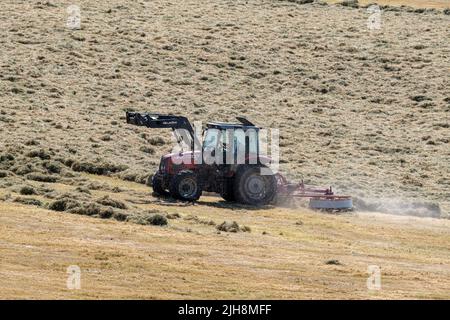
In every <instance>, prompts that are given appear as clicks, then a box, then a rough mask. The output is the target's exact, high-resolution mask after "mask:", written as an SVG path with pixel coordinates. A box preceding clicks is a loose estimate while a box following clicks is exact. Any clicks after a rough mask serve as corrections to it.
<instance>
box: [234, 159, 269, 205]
mask: <svg viewBox="0 0 450 320" xmlns="http://www.w3.org/2000/svg"><path fill="white" fill-rule="evenodd" d="M263 169H265V170H270V169H269V168H267V167H264V166H256V165H255V166H244V167H242V168H240V169H239V170H238V172H237V173H236V177H235V180H234V196H235V198H236V200H237V201H238V202H239V203H243V204H249V205H253V206H263V205H267V204H270V203H271V202H272V201H273V199H274V198H275V196H276V192H277V181H276V179H275V176H274V175H273V174H265V175H263V174H261V170H263ZM266 173H267V172H266Z"/></svg>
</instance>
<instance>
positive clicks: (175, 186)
mask: <svg viewBox="0 0 450 320" xmlns="http://www.w3.org/2000/svg"><path fill="white" fill-rule="evenodd" d="M169 190H170V195H171V196H172V197H174V198H175V199H179V200H183V201H196V200H198V199H199V198H200V196H201V194H202V188H201V186H200V183H199V180H198V177H197V175H196V174H195V173H194V172H192V171H190V170H183V171H180V172H178V173H177V174H176V175H175V176H174V177H173V178H172V181H171V182H170V187H169Z"/></svg>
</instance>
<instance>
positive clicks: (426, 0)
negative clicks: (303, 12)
mask: <svg viewBox="0 0 450 320" xmlns="http://www.w3.org/2000/svg"><path fill="white" fill-rule="evenodd" d="M327 2H329V3H339V2H342V1H339V0H327ZM358 2H359V3H360V4H361V5H367V4H373V3H377V4H379V5H389V6H410V7H413V8H436V9H446V8H449V7H450V4H449V2H448V1H447V0H378V1H370V0H359V1H358Z"/></svg>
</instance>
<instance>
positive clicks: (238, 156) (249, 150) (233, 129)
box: [202, 123, 260, 165]
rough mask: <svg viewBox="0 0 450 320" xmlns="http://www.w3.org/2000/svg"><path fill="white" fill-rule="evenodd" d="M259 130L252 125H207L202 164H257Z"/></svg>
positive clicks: (204, 135)
mask: <svg viewBox="0 0 450 320" xmlns="http://www.w3.org/2000/svg"><path fill="white" fill-rule="evenodd" d="M259 129H260V128H259V127H257V126H255V125H253V124H251V125H246V124H230V123H208V124H207V125H206V129H205V131H204V133H203V143H202V156H203V158H202V160H203V163H205V164H217V165H238V164H245V163H247V164H257V163H258V162H259V154H260V153H259V151H260V150H259Z"/></svg>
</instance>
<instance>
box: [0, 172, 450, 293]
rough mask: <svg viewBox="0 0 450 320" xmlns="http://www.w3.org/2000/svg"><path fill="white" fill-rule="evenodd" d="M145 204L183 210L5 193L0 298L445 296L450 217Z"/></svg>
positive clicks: (211, 202)
mask: <svg viewBox="0 0 450 320" xmlns="http://www.w3.org/2000/svg"><path fill="white" fill-rule="evenodd" d="M102 180H103V181H104V182H106V183H108V184H111V185H112V184H119V185H122V182H121V181H120V180H117V179H111V178H105V177H103V178H102ZM123 187H124V189H125V190H126V192H128V193H134V194H135V195H139V194H140V193H141V192H142V191H141V185H138V184H133V183H127V186H123ZM141 206H142V207H145V208H146V209H157V210H161V209H163V210H166V211H167V212H171V213H175V212H176V213H178V215H179V216H180V217H179V218H177V219H170V220H169V226H167V227H155V226H140V225H137V224H133V223H125V222H116V221H113V220H101V219H95V218H90V217H85V216H79V215H70V214H66V213H55V212H51V211H47V210H44V209H39V208H33V207H29V206H22V205H18V204H13V203H5V202H3V203H1V202H0V243H1V245H0V255H1V256H2V259H1V262H0V286H1V287H2V292H1V295H0V297H1V298H8V299H10V298H39V299H44V298H58V299H61V298H74V299H79V298H82V299H87V298H101V299H106V298H139V299H140V298H147V299H148V298H156V299H164V298H170V299H181V298H236V299H249V298H257V299H259V298H287V299H298V298H331V299H334V298H350V299H360V298H413V299H415V298H448V297H449V296H448V292H449V290H450V283H449V278H450V269H449V265H450V258H449V255H448V246H447V244H448V239H449V235H450V221H446V220H435V219H423V218H422V219H421V218H413V217H393V216H389V215H381V214H351V215H350V214H349V215H342V216H334V215H325V214H319V213H313V212H309V211H305V210H292V209H281V208H276V209H275V208H274V209H267V210H249V209H245V208H241V209H237V208H233V207H228V208H227V207H226V206H224V207H218V206H217V199H216V198H208V197H207V198H206V199H205V200H204V201H203V202H201V203H200V204H198V205H196V206H188V207H180V206H164V207H161V206H160V205H158V204H156V203H150V204H142V205H141ZM192 215H195V216H197V217H198V219H190V218H189V217H190V216H192ZM199 220H202V221H211V220H212V221H215V222H216V223H221V222H222V221H237V222H238V223H239V224H240V225H247V226H250V227H251V232H238V233H220V234H218V233H217V229H216V228H215V227H214V225H210V224H207V223H201V222H199ZM299 221H301V223H300V222H299ZM212 243H213V244H214V245H211V244H212ZM329 260H338V261H339V264H338V265H331V264H327V261H329ZM372 264H375V265H379V266H380V267H381V268H382V290H381V291H379V292H374V291H368V290H367V288H366V279H367V277H368V273H367V267H368V265H372ZM69 265H78V266H80V268H81V269H82V289H81V290H74V291H71V290H67V289H66V279H67V274H66V273H65V272H66V268H67V267H68V266H69ZM249 277H251V278H252V281H246V279H248V278H249Z"/></svg>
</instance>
